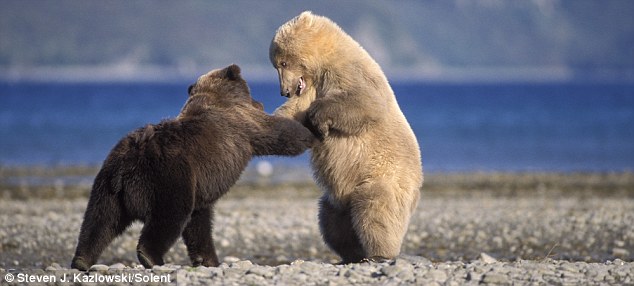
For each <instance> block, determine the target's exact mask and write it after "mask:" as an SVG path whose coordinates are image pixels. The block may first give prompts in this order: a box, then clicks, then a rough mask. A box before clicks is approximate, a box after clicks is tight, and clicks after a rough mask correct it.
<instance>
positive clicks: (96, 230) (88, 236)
mask: <svg viewBox="0 0 634 286" xmlns="http://www.w3.org/2000/svg"><path fill="white" fill-rule="evenodd" d="M121 208H122V206H121V205H120V204H119V201H118V196H116V195H114V194H109V193H105V192H97V193H93V194H91V196H90V200H89V202H88V207H87V208H86V214H85V215H84V221H83V222H82V225H81V230H80V233H79V241H78V242H77V249H76V250H75V256H74V257H73V261H72V262H71V268H74V269H79V270H82V271H86V270H88V269H89V268H90V266H92V265H93V264H94V263H95V262H96V261H97V258H99V256H100V255H101V253H102V252H103V250H104V249H105V248H106V247H107V246H108V244H110V242H112V240H113V239H114V238H115V237H117V236H119V235H120V234H121V233H123V231H124V230H125V229H126V228H127V227H128V226H129V225H130V224H131V223H132V219H130V218H129V217H127V215H125V214H124V211H123V210H122V209H121Z"/></svg>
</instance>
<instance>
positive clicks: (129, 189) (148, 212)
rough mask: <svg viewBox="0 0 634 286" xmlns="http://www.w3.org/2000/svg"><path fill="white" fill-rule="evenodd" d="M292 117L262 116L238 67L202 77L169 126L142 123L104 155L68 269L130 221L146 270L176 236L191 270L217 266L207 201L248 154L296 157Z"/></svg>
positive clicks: (301, 136) (225, 186) (304, 141)
mask: <svg viewBox="0 0 634 286" xmlns="http://www.w3.org/2000/svg"><path fill="white" fill-rule="evenodd" d="M314 140H315V139H314V136H313V135H312V134H311V132H310V131H309V130H307V129H306V128H304V127H303V126H302V125H301V124H299V123H297V122H296V121H294V120H290V119H285V118H282V117H275V116H269V115H267V114H266V113H265V112H264V111H263V107H262V104H261V103H259V102H257V101H254V100H253V99H252V98H251V95H250V94H249V88H248V86H247V83H246V81H244V80H243V79H242V77H241V76H240V68H239V67H238V66H236V65H231V66H229V67H227V68H224V69H219V70H214V71H211V72H209V73H207V74H205V75H203V76H201V77H200V78H199V79H198V81H197V82H196V83H195V84H194V85H192V86H191V87H190V89H189V98H188V100H187V103H186V104H185V106H184V107H183V109H182V111H181V113H180V115H179V116H178V117H177V118H176V119H173V120H165V121H163V122H161V123H159V124H155V125H152V124H151V125H147V126H145V127H142V128H139V129H137V130H135V131H133V132H132V133H130V134H128V135H127V136H126V137H124V138H123V139H122V140H121V141H119V143H118V144H117V145H116V146H115V147H114V148H113V149H112V151H111V152H110V154H109V155H108V157H107V158H106V160H105V161H104V163H103V166H102V168H101V170H100V171H99V173H98V174H97V177H96V178H95V182H94V185H93V189H92V192H91V194H90V199H89V201H88V207H87V209H86V213H85V216H84V221H83V224H82V226H81V231H80V234H79V242H78V244H77V250H76V252H75V257H74V258H73V261H72V265H71V266H72V268H77V269H81V270H87V269H88V268H89V267H90V266H91V265H92V264H94V263H95V262H96V260H97V258H98V257H99V255H100V254H101V252H102V251H103V250H104V249H105V248H106V246H108V244H109V243H110V242H111V241H112V240H113V239H114V238H115V237H116V236H118V235H120V234H121V233H122V232H123V231H124V230H125V229H126V228H127V227H128V226H129V225H130V224H131V223H132V222H133V221H135V220H140V221H142V222H144V226H143V229H142V231H141V237H140V239H139V243H138V246H137V256H138V258H139V261H140V262H141V264H143V265H144V266H145V267H146V268H150V267H152V266H153V265H160V264H163V256H164V254H165V253H166V252H167V251H168V250H169V248H170V247H171V245H172V244H173V243H174V242H175V241H176V239H177V238H178V237H179V236H180V235H182V236H183V240H184V242H185V245H186V246H187V251H188V253H189V257H190V258H191V261H192V264H193V265H194V266H197V265H204V266H217V265H218V257H217V255H216V251H215V248H214V244H213V241H212V215H213V205H214V203H215V202H216V201H217V200H218V199H219V198H220V197H221V196H222V195H224V194H225V193H226V192H227V191H228V190H229V188H230V187H231V186H232V185H233V184H234V183H235V182H236V181H237V180H238V178H239V176H240V174H241V173H242V171H243V170H244V168H245V167H246V166H247V164H248V162H249V160H250V159H251V157H252V156H258V155H291V156H294V155H299V154H301V153H302V152H304V151H305V150H306V149H307V148H309V147H310V146H311V145H312V144H313V141H314Z"/></svg>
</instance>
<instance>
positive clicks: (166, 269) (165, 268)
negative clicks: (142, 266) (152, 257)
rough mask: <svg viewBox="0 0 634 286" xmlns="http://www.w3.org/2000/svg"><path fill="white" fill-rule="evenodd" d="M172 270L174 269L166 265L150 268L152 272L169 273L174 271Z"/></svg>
mask: <svg viewBox="0 0 634 286" xmlns="http://www.w3.org/2000/svg"><path fill="white" fill-rule="evenodd" d="M174 270H176V269H172V268H170V267H169V266H168V265H154V266H153V267H152V271H153V272H170V271H174Z"/></svg>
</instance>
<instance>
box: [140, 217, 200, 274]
mask: <svg viewBox="0 0 634 286" xmlns="http://www.w3.org/2000/svg"><path fill="white" fill-rule="evenodd" d="M190 212H191V209H189V210H186V209H180V210H179V209H177V208H175V207H170V208H163V209H160V211H154V213H153V215H152V216H151V217H150V219H148V220H147V221H146V222H145V225H144V226H143V229H141V237H140V238H139V244H138V245H137V249H136V251H137V258H138V259H139V262H141V264H143V266H145V268H146V269H148V268H152V266H154V265H163V264H164V263H163V256H164V255H165V253H167V251H168V250H169V249H170V247H172V245H173V244H174V242H176V240H177V239H178V237H179V236H180V235H181V233H182V231H183V228H184V227H185V223H186V222H187V219H188V218H189V214H190Z"/></svg>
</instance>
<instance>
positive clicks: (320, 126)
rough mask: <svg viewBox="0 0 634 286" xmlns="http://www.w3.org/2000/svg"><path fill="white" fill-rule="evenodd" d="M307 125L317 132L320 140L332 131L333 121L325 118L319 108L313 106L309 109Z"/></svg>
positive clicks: (316, 134) (314, 132)
mask: <svg viewBox="0 0 634 286" xmlns="http://www.w3.org/2000/svg"><path fill="white" fill-rule="evenodd" d="M306 119H307V121H308V122H307V124H305V125H306V127H307V128H308V129H310V131H312V132H313V134H315V136H317V137H318V138H319V139H320V140H323V139H324V138H326V137H328V134H329V132H330V125H331V123H332V121H331V120H330V119H328V118H325V116H323V114H322V113H321V112H319V109H318V108H313V109H311V110H309V111H308V116H307V118H306Z"/></svg>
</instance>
